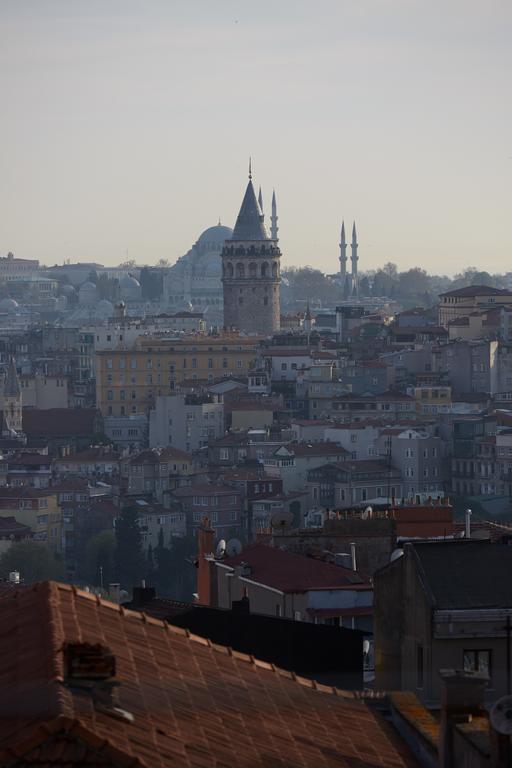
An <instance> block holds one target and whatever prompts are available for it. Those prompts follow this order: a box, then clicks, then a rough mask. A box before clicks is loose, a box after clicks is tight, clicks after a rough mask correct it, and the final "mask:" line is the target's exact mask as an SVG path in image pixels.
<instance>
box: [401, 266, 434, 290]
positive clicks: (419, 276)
mask: <svg viewBox="0 0 512 768" xmlns="http://www.w3.org/2000/svg"><path fill="white" fill-rule="evenodd" d="M428 289H429V279H428V275H427V273H426V272H425V270H424V269H419V267H415V268H414V269H408V270H407V271H406V272H400V274H399V275H398V291H399V295H400V296H405V297H407V296H411V295H413V296H415V295H416V296H417V295H419V294H424V293H425V291H428Z"/></svg>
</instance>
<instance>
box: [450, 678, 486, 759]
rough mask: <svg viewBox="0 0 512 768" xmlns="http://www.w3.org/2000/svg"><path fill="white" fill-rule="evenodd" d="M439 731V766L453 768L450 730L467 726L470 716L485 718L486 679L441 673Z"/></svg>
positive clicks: (451, 733)
mask: <svg viewBox="0 0 512 768" xmlns="http://www.w3.org/2000/svg"><path fill="white" fill-rule="evenodd" d="M439 674H440V676H441V680H442V692H441V727H440V729H439V766H440V768H457V765H456V761H455V757H454V753H453V729H454V727H455V726H456V725H457V724H458V723H467V722H470V720H471V718H472V717H473V716H478V717H482V716H484V715H485V709H484V695H485V687H486V685H487V683H488V677H487V675H483V674H481V673H478V672H462V671H461V670H455V669H441V670H440V671H439Z"/></svg>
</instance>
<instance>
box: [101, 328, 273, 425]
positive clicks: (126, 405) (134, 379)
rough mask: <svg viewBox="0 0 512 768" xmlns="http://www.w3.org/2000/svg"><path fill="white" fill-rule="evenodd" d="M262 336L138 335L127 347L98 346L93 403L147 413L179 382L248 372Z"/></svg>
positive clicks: (106, 412)
mask: <svg viewBox="0 0 512 768" xmlns="http://www.w3.org/2000/svg"><path fill="white" fill-rule="evenodd" d="M260 341H261V337H253V338H247V337H245V338H244V337H241V336H238V335H235V334H231V335H226V336H224V337H222V336H220V337H215V336H192V335H190V336H185V337H182V338H172V337H171V338H169V337H167V338H165V336H161V337H158V336H140V337H138V338H137V339H136V340H135V342H134V344H133V346H132V347H131V348H130V349H123V348H121V349H119V348H117V349H105V350H98V351H97V352H96V364H95V369H96V403H97V407H98V408H99V409H100V411H101V413H102V415H103V416H129V415H130V414H149V411H150V410H151V408H152V407H154V404H155V400H156V398H157V397H159V396H161V395H169V394H172V393H174V392H175V391H176V390H177V388H178V387H179V385H180V384H182V383H183V382H185V381H186V382H188V383H191V384H192V385H193V384H194V382H197V385H198V386H199V385H200V384H207V383H213V382H214V381H215V380H216V379H221V378H223V377H228V376H242V377H246V376H247V374H248V372H249V370H250V369H251V368H252V367H254V364H255V361H256V358H257V355H258V351H259V344H260Z"/></svg>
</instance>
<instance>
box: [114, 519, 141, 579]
mask: <svg viewBox="0 0 512 768" xmlns="http://www.w3.org/2000/svg"><path fill="white" fill-rule="evenodd" d="M115 536H116V556H115V563H116V573H117V579H118V581H119V582H120V584H121V586H122V587H123V588H124V589H130V590H131V589H132V587H134V586H136V585H137V584H139V582H140V581H141V579H143V578H144V577H145V575H146V571H147V563H146V559H145V557H144V554H143V552H142V535H141V532H140V528H139V523H138V513H137V510H136V509H134V508H133V507H127V508H126V509H123V511H122V512H121V515H120V516H119V517H118V518H117V520H116V532H115Z"/></svg>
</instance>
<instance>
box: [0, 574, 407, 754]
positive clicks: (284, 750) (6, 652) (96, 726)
mask: <svg viewBox="0 0 512 768" xmlns="http://www.w3.org/2000/svg"><path fill="white" fill-rule="evenodd" d="M6 620H8V622H9V632H7V633H2V634H1V635H0V651H1V653H0V677H1V679H2V685H3V694H4V695H3V696H2V698H1V699H0V715H1V717H0V764H1V765H6V766H15V765H16V766H20V765H25V766H29V765H34V764H37V765H41V766H42V765H51V766H53V768H56V767H57V766H62V768H64V766H66V767H67V766H70V767H71V766H72V765H77V764H80V765H88V764H89V765H91V766H93V765H94V766H103V765H109V766H123V767H124V766H139V767H140V768H143V767H145V766H147V767H148V768H149V766H151V768H167V766H169V768H171V766H172V768H176V767H178V768H191V767H192V766H202V765H204V766H209V767H210V766H211V767H212V768H213V766H220V765H225V766H228V765H229V766H244V768H252V767H253V766H254V767H256V766H261V767H262V768H263V766H266V765H269V764H276V765H277V764H280V765H292V764H293V765H302V766H315V768H316V767H317V766H318V767H319V768H322V767H328V766H337V768H343V767H345V768H349V766H352V765H354V764H355V762H357V764H358V765H361V768H364V766H376V765H379V766H382V767H383V768H386V766H387V767H388V768H391V766H393V767H394V768H399V767H400V766H402V768H403V767H405V766H416V765H417V763H416V762H415V760H414V759H413V758H412V757H411V755H410V753H409V751H408V749H407V748H406V747H405V745H404V744H403V743H402V742H401V741H400V739H399V737H398V736H397V734H395V733H394V732H393V731H392V730H390V728H389V726H388V725H387V724H386V723H385V722H384V721H383V720H381V718H380V717H379V715H378V714H377V713H374V712H373V711H372V710H370V709H369V708H368V707H367V706H366V705H365V704H364V703H363V702H362V701H356V700H355V698H354V696H353V695H351V694H346V693H343V692H339V695H336V696H334V695H332V694H333V693H338V692H337V691H335V690H333V689H331V688H328V687H326V686H315V688H316V690H315V689H314V687H313V686H312V684H311V682H310V681H309V680H304V679H301V678H298V677H296V676H294V675H293V674H290V673H283V672H282V671H281V670H276V669H275V668H273V667H271V666H270V665H264V664H262V663H261V662H256V661H255V660H254V659H252V658H251V657H250V656H243V655H239V654H235V653H233V652H231V653H228V652H227V649H225V648H222V649H220V648H219V647H217V646H213V645H211V644H209V643H205V641H204V640H203V639H200V640H199V639H197V638H195V637H194V636H191V635H190V634H188V636H187V634H185V633H183V632H179V631H177V628H175V627H170V626H169V625H166V624H164V623H163V622H159V621H151V620H148V618H147V617H144V616H143V615H142V614H140V613H136V612H134V611H126V610H123V609H122V608H120V607H118V606H114V605H113V604H108V603H106V602H105V601H103V600H97V599H96V598H95V597H94V596H92V595H89V594H87V593H85V592H82V591H80V590H78V589H76V588H70V587H65V586H64V585H60V584H55V583H44V584H38V585H35V586H34V587H31V588H27V589H24V590H21V591H19V592H18V591H16V592H15V593H14V594H13V596H12V597H5V598H4V599H2V600H1V601H0V626H6ZM66 642H88V643H98V642H99V643H101V644H102V645H104V646H106V647H108V648H109V649H110V651H111V652H112V653H113V654H114V655H115V657H116V661H117V682H118V683H119V685H118V686H117V687H116V689H115V690H116V696H117V697H118V698H117V701H118V703H117V704H116V706H117V707H119V708H120V710H124V711H125V712H128V713H130V716H131V717H128V718H126V717H125V716H124V715H123V712H122V711H121V712H116V711H112V710H109V708H108V707H104V706H99V705H97V704H96V705H95V704H94V701H93V698H92V696H91V695H90V693H88V692H87V690H84V689H81V690H80V691H77V690H76V689H74V688H71V687H68V686H66V685H63V683H62V680H63V675H64V662H63V653H62V647H63V644H64V643H66ZM6 675H7V677H6ZM27 691H29V692H30V695H28V696H27ZM6 693H7V695H5V694H6Z"/></svg>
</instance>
